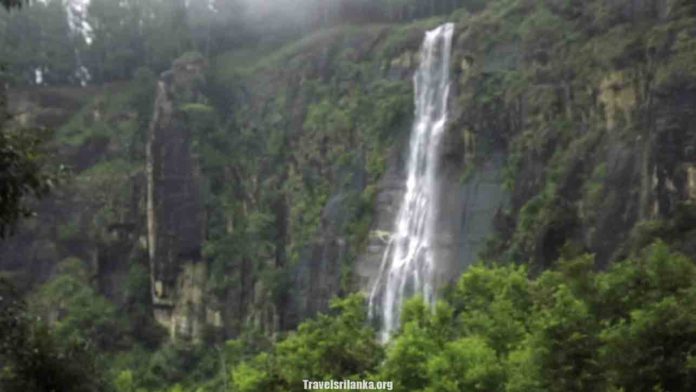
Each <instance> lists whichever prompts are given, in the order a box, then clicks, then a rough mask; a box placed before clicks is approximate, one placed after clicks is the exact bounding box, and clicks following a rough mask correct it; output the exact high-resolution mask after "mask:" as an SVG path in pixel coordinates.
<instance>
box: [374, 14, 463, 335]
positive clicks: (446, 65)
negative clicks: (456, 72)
mask: <svg viewBox="0 0 696 392" xmlns="http://www.w3.org/2000/svg"><path fill="white" fill-rule="evenodd" d="M453 33H454V25H453V24H452V23H447V24H444V25H442V26H440V27H438V28H436V29H434V30H432V31H428V32H427V33H426V35H425V40H424V42H423V46H422V48H421V52H420V67H419V69H418V71H417V72H416V75H415V77H414V85H415V104H416V113H415V121H414V125H413V130H412V131H411V141H410V152H409V158H408V167H407V181H406V192H405V194H404V196H403V199H402V201H401V205H400V207H399V212H398V214H397V217H396V222H395V227H394V232H393V234H392V235H391V238H390V241H389V244H388V246H387V248H386V251H385V252H384V255H383V258H382V265H381V267H380V272H379V277H378V278H377V280H376V283H375V284H374V286H373V287H372V290H371V293H370V299H369V311H370V316H371V317H372V318H377V319H379V321H380V324H381V328H382V329H381V337H382V340H383V341H386V340H387V339H389V336H390V335H391V333H392V331H394V329H396V328H397V326H398V324H399V318H400V314H401V306H402V305H403V302H404V300H405V299H406V298H408V297H410V296H413V295H416V294H420V295H422V296H423V298H424V300H425V301H426V302H428V303H429V304H432V303H433V302H434V300H435V298H434V295H435V294H434V283H435V282H434V280H435V267H436V266H435V257H434V252H435V249H434V246H433V245H434V240H435V236H436V225H435V217H436V215H437V199H438V193H439V192H438V185H437V175H438V160H439V158H440V144H441V141H442V136H443V133H444V130H445V125H446V122H447V100H448V98H449V85H450V81H449V74H450V52H451V50H452V35H453Z"/></svg>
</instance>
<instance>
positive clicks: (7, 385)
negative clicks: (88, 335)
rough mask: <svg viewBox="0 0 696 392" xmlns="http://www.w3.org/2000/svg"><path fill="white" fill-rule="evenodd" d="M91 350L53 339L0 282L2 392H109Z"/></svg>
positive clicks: (77, 342)
mask: <svg viewBox="0 0 696 392" xmlns="http://www.w3.org/2000/svg"><path fill="white" fill-rule="evenodd" d="M101 375H102V373H101V370H100V369H99V368H98V367H97V366H96V361H95V358H94V356H93V353H92V348H91V347H90V346H89V344H87V343H86V342H84V341H81V340H79V339H68V340H66V339H63V338H61V337H58V336H56V335H55V334H54V333H53V331H52V330H51V329H50V328H48V327H47V326H46V325H45V324H44V323H42V322H41V321H39V320H37V319H36V318H34V317H33V316H32V315H31V314H30V313H28V312H27V311H26V306H25V304H24V302H23V301H22V300H21V299H20V297H19V296H18V294H17V292H16V291H15V290H14V289H13V288H12V287H11V286H10V285H9V284H8V283H7V282H5V281H4V280H2V281H0V388H1V389H2V390H3V391H6V392H20V391H21V392H45V391H68V390H69V391H75V392H102V391H109V390H110V389H109V386H108V384H107V383H105V382H104V380H103V379H102V376H101Z"/></svg>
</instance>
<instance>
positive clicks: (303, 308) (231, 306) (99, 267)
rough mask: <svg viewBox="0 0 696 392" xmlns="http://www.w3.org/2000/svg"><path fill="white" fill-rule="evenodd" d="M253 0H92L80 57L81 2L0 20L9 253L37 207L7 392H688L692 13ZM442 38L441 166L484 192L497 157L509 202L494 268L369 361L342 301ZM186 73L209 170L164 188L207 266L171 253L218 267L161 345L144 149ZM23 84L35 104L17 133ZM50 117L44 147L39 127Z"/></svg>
mask: <svg viewBox="0 0 696 392" xmlns="http://www.w3.org/2000/svg"><path fill="white" fill-rule="evenodd" d="M19 3H20V2H19V1H12V0H10V1H8V0H4V1H2V6H4V7H10V6H16V5H18V4H19ZM187 3H190V4H189V6H187V5H186V4H187ZM205 3H207V2H205ZM256 3H258V4H261V3H262V2H258V1H248V2H238V1H215V2H214V7H213V8H214V9H212V8H211V7H209V6H208V5H204V6H201V4H204V2H203V1H192V2H184V1H183V0H182V1H173V0H172V1H170V0H143V1H130V0H129V1H118V2H117V1H113V0H92V1H91V3H90V6H89V7H88V10H87V14H86V15H79V16H80V17H84V18H85V20H86V21H87V22H88V23H89V24H90V26H92V28H93V31H91V33H90V34H89V40H90V44H89V45H88V44H87V41H86V40H87V38H85V36H84V35H82V34H79V33H78V32H75V31H71V30H70V27H71V26H70V19H69V18H68V15H69V11H70V10H68V9H67V8H66V6H65V2H63V1H59V0H49V1H45V2H43V1H42V2H38V1H37V2H33V4H32V5H31V7H24V8H23V9H22V10H13V11H12V12H11V13H10V12H5V10H2V9H0V59H2V60H0V61H2V62H3V65H4V66H5V67H3V74H2V75H0V76H2V81H1V82H2V83H0V90H3V91H0V93H2V94H0V95H1V97H0V98H1V99H2V100H1V101H0V177H1V178H0V236H2V237H4V236H7V235H8V234H10V233H12V229H13V228H15V226H16V223H17V222H18V221H19V220H21V218H24V217H28V216H31V215H33V212H36V218H35V219H31V220H27V221H25V222H24V223H23V224H22V226H20V229H21V230H20V231H19V232H18V234H19V235H18V236H17V237H16V238H15V239H9V240H7V242H5V243H3V244H2V245H5V244H7V246H4V247H2V248H0V267H2V269H4V268H6V267H7V268H8V271H7V272H6V271H2V276H3V277H5V276H6V277H7V278H9V279H10V280H13V281H15V280H16V283H17V286H19V287H22V289H23V290H25V291H23V292H22V293H17V292H15V291H14V290H12V289H10V288H9V287H5V286H4V284H3V286H2V287H0V305H1V306H0V389H2V390H3V391H5V390H7V391H11V392H14V391H28V392H33V391H36V392H44V391H54V392H60V391H78V392H81V391H90V392H91V391H95V392H96V391H100V392H102V391H103V392H111V391H112V390H113V391H116V392H213V391H249V392H251V391H264V392H266V391H296V390H297V391H299V390H302V380H305V379H312V380H329V379H338V380H341V379H354V380H362V379H369V380H389V381H393V382H394V383H395V390H403V391H424V392H440V391H442V392H445V391H447V392H452V391H467V392H470V391H485V392H495V391H500V392H503V391H505V392H537V391H538V392H541V391H559V392H561V391H563V392H565V391H588V392H594V391H606V392H619V391H646V392H655V391H687V390H692V389H694V388H696V385H695V384H696V371H695V369H696V359H695V358H694V356H695V355H696V317H695V316H693V315H696V287H695V286H694V284H695V283H694V282H696V276H694V275H696V266H695V264H694V261H693V260H691V259H690V258H689V257H693V255H694V249H696V248H695V247H694V246H695V245H694V238H696V232H695V230H696V229H694V228H695V227H696V210H695V209H694V200H693V198H694V196H693V192H694V190H693V189H692V188H693V184H692V182H693V175H694V174H693V171H694V167H693V164H694V162H693V156H694V151H695V150H694V148H696V147H694V140H696V139H694V136H693V126H692V125H691V124H694V123H695V118H694V114H693V113H694V109H693V108H694V107H696V106H694V102H693V97H694V96H695V95H694V89H695V88H696V65H695V63H694V61H693V60H694V58H696V35H695V32H694V29H693V27H694V25H696V19H695V18H696V6H694V5H693V4H691V2H689V1H684V0H679V1H670V2H669V4H666V3H665V4H666V5H664V6H663V5H660V6H658V5H657V3H651V4H652V5H650V6H648V5H646V4H648V3H649V2H635V1H599V0H593V1H587V2H580V1H575V0H573V1H551V0H548V1H526V0H496V1H482V0H459V1H450V0H384V1H371V0H345V1H342V0H336V1H326V0H316V2H315V0H306V2H303V3H301V2H299V0H298V2H287V3H288V4H290V5H289V6H288V7H290V8H293V9H288V8H279V9H278V10H280V11H278V10H276V11H275V13H273V12H268V11H267V10H263V9H259V8H254V6H255V4H256ZM264 4H265V3H264ZM302 5H305V6H306V7H303V6H302ZM310 5H311V6H310ZM320 6H321V7H320ZM244 7H251V8H246V9H245V8H244ZM279 7H280V6H279ZM295 8H296V9H295ZM284 13H287V14H284ZM240 15H241V17H240ZM445 21H454V22H456V23H457V29H456V36H455V39H454V43H453V44H454V46H453V52H452V64H451V65H452V70H453V83H454V84H453V86H452V93H453V96H452V100H451V104H452V107H451V108H450V110H451V114H452V121H451V124H449V125H448V132H452V134H453V135H455V136H454V137H453V139H458V140H453V143H452V145H451V146H448V147H451V148H450V151H448V153H447V156H446V157H444V158H443V159H447V160H452V161H458V160H461V161H465V160H467V159H469V156H468V155H467V154H471V158H472V159H471V162H467V163H466V165H461V168H462V171H461V172H457V173H455V176H458V177H459V178H461V181H462V182H467V181H469V180H471V179H478V178H479V177H481V176H479V174H481V170H482V169H485V168H483V167H482V166H481V164H485V163H488V162H487V161H486V160H487V159H488V158H490V157H489V155H492V153H496V154H501V155H502V154H504V155H505V160H506V161H505V166H506V167H505V170H504V171H505V173H504V177H505V178H504V180H505V185H506V188H507V192H509V196H510V199H511V203H510V206H506V208H505V209H504V210H501V211H499V212H498V214H497V215H496V218H495V220H496V222H495V226H496V232H495V234H494V235H495V240H493V241H491V242H490V246H489V249H487V250H486V259H487V260H492V263H491V264H478V265H474V266H471V267H470V268H469V269H468V271H467V272H466V273H464V274H463V275H462V276H461V277H460V278H459V280H458V282H457V283H456V284H454V285H453V286H452V287H447V288H445V290H444V291H443V294H442V296H441V297H442V299H441V301H440V302H439V303H438V304H437V305H436V307H435V308H434V309H428V307H427V306H426V305H425V304H424V303H422V301H421V299H419V298H415V299H413V300H411V301H410V302H409V303H408V304H407V305H406V306H405V308H404V309H403V312H402V314H403V320H402V327H401V329H400V331H399V332H398V333H397V334H396V336H394V337H393V339H392V340H391V341H390V342H389V343H388V344H386V345H381V344H378V343H377V339H376V333H375V330H374V328H373V327H374V326H372V325H371V324H370V322H369V320H368V319H367V315H366V309H365V308H366V306H365V303H364V298H362V297H360V296H359V295H355V294H351V293H353V292H355V291H356V289H357V288H358V287H357V282H355V261H356V260H357V259H358V258H359V257H360V256H361V255H362V254H364V252H365V250H366V246H367V244H368V238H369V236H370V230H371V229H372V228H373V226H372V225H373V223H374V218H375V215H376V213H377V212H378V211H376V205H377V199H378V196H380V194H379V192H380V190H381V188H380V180H382V179H384V175H385V173H388V171H387V170H388V169H390V167H389V165H390V164H391V162H392V161H398V159H396V158H398V157H397V155H398V152H399V151H400V150H401V149H403V148H404V146H405V142H406V139H407V133H408V131H409V124H410V122H411V120H412V115H413V109H414V108H413V94H414V91H413V88H412V83H411V80H410V78H411V76H412V73H413V70H414V68H415V67H416V66H417V62H418V55H417V50H418V46H419V45H420V43H421V41H422V37H423V33H424V31H425V30H427V29H429V28H432V27H434V26H436V25H438V24H440V23H443V22H445ZM78 23H79V21H78ZM136 26H137V28H136ZM260 29H262V30H260ZM315 30H316V31H315ZM174 59H179V60H178V61H177V62H176V63H175V66H174V69H173V70H172V71H170V72H165V73H164V74H162V76H161V81H162V82H163V83H162V84H160V85H159V86H158V82H157V78H158V76H157V75H158V74H160V73H161V72H162V71H165V70H168V69H169V68H170V66H171V63H172V61H173V60H174ZM191 63H196V65H198V64H202V65H201V67H202V68H205V71H204V72H201V73H200V74H196V75H195V80H193V81H191V83H181V85H186V86H187V88H186V90H187V91H180V90H177V89H174V90H172V91H168V92H167V93H168V94H169V95H168V96H167V98H171V103H172V106H171V110H172V113H173V114H172V116H171V119H172V122H173V123H174V126H176V127H178V128H177V130H182V132H180V134H178V135H185V136H183V137H182V138H184V139H186V138H189V137H190V140H185V141H182V140H175V141H174V142H176V143H178V142H181V143H184V142H185V143H189V142H190V146H191V151H190V157H188V156H187V157H174V158H173V159H174V160H176V159H179V158H191V160H192V161H193V162H194V163H193V164H192V166H193V167H194V169H193V170H192V172H193V173H176V174H177V175H178V174H182V175H190V176H191V177H195V180H196V181H195V182H196V184H198V183H200V188H201V189H200V193H201V196H202V197H201V199H202V200H201V204H202V205H201V206H198V207H200V210H201V211H203V215H204V218H203V220H204V221H205V222H204V227H202V228H201V230H200V232H204V234H203V236H204V240H203V241H202V243H200V244H196V245H197V246H198V245H199V246H200V248H201V249H200V255H198V250H196V251H195V252H193V253H195V254H194V255H188V254H187V255H178V254H177V255H173V256H172V257H173V258H172V259H173V260H176V261H177V262H178V261H180V260H183V259H184V258H186V260H188V259H189V258H192V259H195V261H196V262H197V263H199V264H196V266H203V267H205V268H201V269H200V271H205V274H206V276H205V277H204V278H202V279H201V280H202V282H200V286H199V285H198V284H199V282H194V283H190V286H195V287H187V289H188V290H189V291H190V292H188V293H187V294H190V297H187V298H185V299H183V300H182V302H184V303H183V304H181V303H180V304H176V305H177V306H179V307H178V308H176V309H175V310H176V312H179V313H177V314H176V316H177V317H178V318H176V319H172V320H174V321H171V320H170V321H169V322H170V323H171V324H169V325H168V326H169V327H170V330H165V328H162V326H161V325H160V323H161V324H165V325H166V324H167V316H166V312H167V311H169V310H171V309H166V305H162V304H154V303H153V302H154V300H153V292H156V291H157V290H158V288H157V283H155V282H153V280H152V279H151V278H152V271H151V268H152V267H153V266H152V265H150V264H149V263H148V261H149V258H150V256H149V254H148V251H149V249H148V247H149V246H152V244H149V242H151V239H150V238H148V230H149V228H148V227H147V226H148V219H147V214H148V211H147V208H148V206H147V201H146V200H147V196H146V195H147V193H148V191H149V190H148V184H147V172H146V168H145V166H146V165H145V163H146V144H147V141H148V140H147V137H148V128H149V127H150V126H151V125H152V124H155V125H156V122H153V111H154V101H155V92H156V88H159V87H161V86H164V85H165V83H164V82H167V83H168V82H169V81H171V80H174V81H175V82H176V80H177V78H181V77H187V76H190V75H188V74H186V72H181V71H182V70H183V71H186V70H185V69H184V68H186V66H187V64H191ZM206 65H207V67H206ZM82 67H84V68H82ZM177 67H178V68H177ZM85 70H88V71H89V75H90V77H89V78H88V77H87V75H86V74H85V73H84V71H85ZM177 71H179V73H177ZM5 81H7V82H8V83H9V85H10V86H11V88H12V89H13V93H15V95H16V97H19V98H17V99H19V100H20V101H21V100H22V99H25V97H29V98H26V100H27V101H29V102H21V103H22V104H26V105H24V106H26V108H25V107H24V106H22V110H24V109H26V111H27V113H22V114H21V115H20V116H18V117H17V118H16V120H17V121H16V122H15V121H10V119H9V117H8V116H7V114H6V112H7V103H6V102H5V96H4V95H5V94H4V93H5V91H4V88H5ZM85 83H86V84H88V86H87V87H85V88H81V87H77V86H80V85H82V84H85ZM174 84H175V83H174ZM174 84H169V85H168V86H172V85H174ZM65 86H68V87H65ZM188 87H190V88H188ZM62 88H65V89H66V91H67V90H70V92H69V93H66V92H65V91H62V90H61V89H62ZM32 94H36V95H32ZM71 95H77V96H83V95H84V96H89V97H88V98H85V99H77V100H75V102H72V101H71V100H70V99H65V98H66V97H69V96H71ZM44 106H45V107H44ZM42 109H47V110H42ZM155 120H156V119H155ZM44 121H45V122H47V123H48V125H49V126H51V127H52V128H53V129H52V130H51V132H50V134H49V135H48V136H47V137H46V138H45V139H47V140H46V143H44V144H41V143H40V141H42V140H43V139H44V138H42V137H39V136H43V134H42V133H41V132H39V131H36V132H34V131H29V130H27V129H26V127H25V126H24V123H29V124H31V123H32V122H38V123H42V122H44ZM47 134H48V132H47ZM459 139H461V140H459ZM464 139H466V141H464ZM463 145H466V149H468V150H467V151H464V149H465V148H464V147H462V146H463ZM63 164H65V165H66V166H68V167H70V168H71V171H72V174H73V175H72V178H71V179H70V181H65V182H63V183H61V184H60V186H57V187H56V186H55V185H56V184H55V182H56V176H49V175H47V174H45V173H44V172H45V167H46V166H48V167H56V168H59V170H58V171H62V168H63V166H62V165H63ZM453 166H455V165H453ZM457 168H458V169H459V168H460V167H459V166H457ZM154 170H157V169H156V168H155V169H154ZM193 182H194V181H192V183H193ZM472 182H473V181H472ZM486 185H488V184H486ZM386 186H391V184H387V185H386ZM48 190H52V191H54V192H53V194H52V195H51V197H50V198H48V199H45V200H43V201H35V200H34V198H33V197H34V196H43V195H45V194H46V191H48ZM380 203H382V199H381V198H380ZM177 223H178V222H177ZM165 229H166V227H165ZM197 235H198V234H197ZM13 240H15V241H13ZM455 240H456V239H455ZM656 240H659V242H658V243H656V244H654V243H655V241H656ZM3 241H5V240H3ZM651 244H653V245H651ZM194 248H196V247H195V246H194ZM588 253H589V254H594V256H588V255H586V254H588ZM155 267H156V268H157V267H160V266H155ZM169 267H170V266H165V268H169ZM171 267H172V270H174V272H173V273H172V274H173V275H172V276H169V277H168V278H170V279H171V282H167V283H168V284H170V285H171V286H172V287H179V286H186V285H189V282H188V281H186V280H185V279H183V278H190V276H183V275H180V276H176V274H177V273H179V272H180V271H179V270H177V269H179V268H180V267H181V268H180V269H185V266H180V265H174V266H171ZM197 271H198V270H197ZM182 276H183V278H182ZM191 280H194V279H191ZM308 280H314V281H315V282H317V283H316V286H317V287H318V289H316V290H315V291H311V292H310V290H309V289H307V288H306V287H304V285H305V283H306V281H308ZM153 283H154V284H153ZM332 295H336V296H337V297H338V298H335V299H334V300H333V302H332V305H331V306H330V308H329V309H324V310H325V312H324V313H322V312H321V310H322V308H324V304H323V302H322V301H324V302H328V300H329V296H332ZM319 297H321V298H319ZM175 300H176V299H175ZM198 300H200V302H201V303H202V304H194V303H193V302H195V301H198ZM197 305H201V306H200V308H196V312H197V313H196V314H195V315H194V316H195V317H198V318H200V319H202V320H205V324H206V325H205V326H203V327H201V328H200V330H196V334H197V335H196V336H195V337H192V338H191V339H188V338H181V339H174V340H175V341H171V339H168V336H167V334H168V332H171V330H175V329H186V328H189V327H190V329H193V327H191V326H190V325H189V324H193V323H194V322H195V321H197V320H192V317H191V313H193V311H190V312H189V313H186V312H187V311H188V310H189V309H190V308H194V307H195V306H197ZM182 309H184V310H182ZM317 311H319V314H317V315H316V316H314V317H311V316H313V315H315V313H316V312H317ZM172 312H174V311H172ZM163 320H164V321H163Z"/></svg>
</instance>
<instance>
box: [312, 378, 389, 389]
mask: <svg viewBox="0 0 696 392" xmlns="http://www.w3.org/2000/svg"><path fill="white" fill-rule="evenodd" d="M302 382H303V383H304V389H305V390H308V391H311V390H320V389H339V390H347V391H350V390H375V391H379V390H386V391H391V390H392V389H393V388H394V383H393V382H392V381H366V380H362V381H354V380H344V381H335V380H334V381H310V380H302Z"/></svg>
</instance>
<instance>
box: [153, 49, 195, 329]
mask: <svg viewBox="0 0 696 392" xmlns="http://www.w3.org/2000/svg"><path fill="white" fill-rule="evenodd" d="M204 70H205V61H204V60H203V59H202V58H201V57H199V56H186V57H185V58H182V59H179V60H177V61H175V62H174V65H173V67H172V70H170V71H167V72H165V73H163V74H162V77H161V79H160V80H159V82H158V85H157V94H156V101H155V108H154V115H153V119H152V123H151V124H150V129H149V132H148V142H147V186H148V194H147V232H148V236H147V237H148V252H149V260H150V279H151V287H152V303H153V306H154V312H155V318H156V319H157V321H158V322H159V323H161V324H162V325H164V326H165V327H167V328H168V329H169V331H170V334H171V337H172V338H173V339H176V338H184V339H197V338H198V337H199V336H200V333H201V328H200V327H201V325H202V323H203V320H204V318H205V310H204V308H203V306H204V305H203V304H204V301H203V292H204V290H203V287H202V286H203V285H204V284H205V280H206V279H205V278H206V274H207V272H206V268H205V265H204V264H203V263H202V260H201V245H202V242H203V232H204V223H203V222H204V210H203V203H202V200H201V192H200V175H199V169H198V164H197V161H196V159H195V157H194V156H193V154H192V152H191V132H190V129H189V127H188V123H187V119H186V115H185V113H184V112H183V111H182V110H181V109H180V106H181V105H182V103H183V104H185V103H190V102H197V101H199V100H200V99H201V98H200V94H199V92H198V86H199V85H200V82H201V81H202V78H203V72H204Z"/></svg>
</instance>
